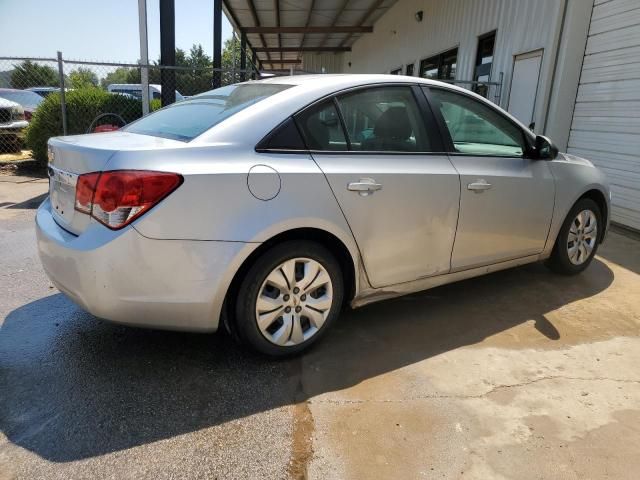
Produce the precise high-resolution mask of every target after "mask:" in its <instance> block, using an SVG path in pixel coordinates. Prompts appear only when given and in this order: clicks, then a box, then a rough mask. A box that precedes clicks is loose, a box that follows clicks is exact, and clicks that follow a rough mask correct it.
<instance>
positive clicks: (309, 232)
mask: <svg viewBox="0 0 640 480" xmlns="http://www.w3.org/2000/svg"><path fill="white" fill-rule="evenodd" d="M290 240H308V241H313V242H317V243H319V244H321V245H322V246H324V247H325V248H327V249H328V250H329V251H330V252H331V253H332V254H333V255H334V256H335V257H336V259H337V260H338V263H339V264H340V267H341V270H342V276H343V280H344V286H345V292H344V299H343V303H344V304H349V302H350V301H351V300H352V299H353V298H354V297H355V295H356V293H357V291H358V279H359V277H358V262H357V257H354V254H353V253H352V251H351V250H350V249H349V248H348V247H347V245H346V244H345V242H343V241H342V240H341V239H340V238H338V236H336V235H335V234H333V233H331V232H328V231H326V230H322V229H319V228H315V227H299V228H293V229H290V230H285V231H282V232H280V233H278V234H275V235H273V236H272V237H270V238H269V239H268V240H266V241H264V242H263V243H261V244H260V246H259V247H257V248H256V249H255V250H253V251H252V252H251V253H250V254H249V255H248V256H247V258H245V259H244V261H243V262H242V264H241V265H240V267H239V268H238V269H237V270H236V272H235V274H234V276H233V278H232V280H231V283H230V284H229V287H228V288H227V292H226V294H225V297H224V302H223V306H222V312H221V314H222V315H221V321H222V323H223V324H224V326H225V328H226V329H227V331H229V332H231V333H232V334H233V333H234V332H233V323H234V322H233V321H230V320H232V319H233V308H232V304H233V303H232V301H231V300H232V299H233V298H235V296H236V295H237V293H238V289H239V288H240V283H241V282H242V279H243V278H244V276H245V275H246V273H247V271H248V270H249V268H251V266H252V265H253V264H254V263H255V262H256V260H257V259H258V258H259V257H260V256H261V255H262V254H263V253H264V252H266V251H267V250H269V249H270V248H272V247H273V246H275V245H277V244H280V243H282V242H286V241H290Z"/></svg>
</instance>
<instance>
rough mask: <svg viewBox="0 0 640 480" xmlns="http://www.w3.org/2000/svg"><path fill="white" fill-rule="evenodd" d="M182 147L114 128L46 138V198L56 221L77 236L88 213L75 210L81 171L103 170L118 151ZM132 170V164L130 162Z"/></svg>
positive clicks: (173, 142)
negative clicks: (47, 164) (47, 170)
mask: <svg viewBox="0 0 640 480" xmlns="http://www.w3.org/2000/svg"><path fill="white" fill-rule="evenodd" d="M179 146H181V147H184V146H185V143H184V142H180V141H177V140H170V139H166V138H160V137H151V136H148V135H138V134H135V133H129V132H123V131H117V132H109V133H98V134H90V135H73V136H67V137H55V138H52V139H50V140H49V197H50V199H51V210H52V212H53V217H54V219H55V220H56V222H57V223H58V224H59V225H60V226H61V227H63V228H64V229H65V230H68V231H69V232H71V233H74V234H76V235H79V234H81V233H82V232H83V231H84V230H85V229H86V228H87V226H88V225H89V222H90V216H89V215H87V214H85V213H81V212H78V211H76V210H75V208H74V207H75V197H76V183H77V181H78V177H79V176H80V175H81V174H83V173H89V172H100V171H103V170H104V169H105V168H106V167H107V164H108V163H109V160H110V159H111V157H113V155H115V154H116V153H117V152H122V151H134V150H155V149H163V148H176V147H179ZM130 168H131V169H135V165H131V167H130Z"/></svg>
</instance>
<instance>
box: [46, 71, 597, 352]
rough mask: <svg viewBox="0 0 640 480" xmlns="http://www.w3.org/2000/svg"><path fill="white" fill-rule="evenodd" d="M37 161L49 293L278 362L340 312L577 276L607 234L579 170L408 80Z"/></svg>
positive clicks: (290, 89)
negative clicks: (530, 266) (216, 335)
mask: <svg viewBox="0 0 640 480" xmlns="http://www.w3.org/2000/svg"><path fill="white" fill-rule="evenodd" d="M49 149H50V152H49V154H50V158H49V162H50V163H49V173H50V196H49V199H47V200H46V201H45V202H44V203H43V204H42V205H41V206H40V208H39V210H38V213H37V216H36V223H37V227H36V229H37V237H38V248H39V252H40V257H41V260H42V263H43V265H44V269H45V271H46V272H47V274H48V275H49V278H51V280H52V281H53V283H54V284H55V285H56V286H57V287H58V288H59V289H60V290H61V291H62V292H64V293H66V294H67V295H68V296H69V297H70V298H71V299H73V300H74V301H75V302H77V303H78V304H79V305H81V306H83V307H84V308H85V309H87V310H88V311H89V312H91V313H93V314H94V315H96V316H98V317H101V318H105V319H109V320H112V321H116V322H120V323H125V324H132V325H138V326H147V327H158V328H167V329H180V330H193V331H214V330H216V329H217V328H218V327H219V325H220V324H222V325H224V327H225V328H226V329H227V330H228V331H229V332H230V333H231V334H232V336H233V337H234V338H236V339H239V340H240V341H242V342H244V343H246V344H248V345H250V346H251V347H252V348H254V349H256V350H258V351H260V352H263V353H265V354H268V355H273V356H282V355H288V354H292V353H298V352H300V351H302V350H304V349H306V348H308V347H309V346H310V345H312V344H313V343H314V342H316V341H317V340H318V339H319V338H320V337H321V336H322V335H323V334H324V333H325V332H326V330H327V328H328V327H329V326H330V325H331V323H333V322H334V321H335V320H336V318H337V317H338V315H339V313H340V311H341V309H342V307H343V304H344V303H347V304H350V305H351V306H352V307H359V306H362V305H365V304H367V303H371V302H375V301H378V300H382V299H385V298H391V297H395V296H399V295H403V294H407V293H411V292H415V291H419V290H424V289H427V288H431V287H435V286H438V285H442V284H446V283H450V282H454V281H458V280H462V279H466V278H471V277H475V276H478V275H483V274H486V273H490V272H494V271H497V270H502V269H505V268H511V267H515V266H519V265H523V264H527V263H532V262H537V261H545V262H546V263H547V265H548V266H549V267H550V268H551V269H552V270H554V271H556V272H559V273H561V274H565V275H574V274H577V273H579V272H581V271H583V270H584V269H585V268H587V266H588V265H589V264H590V262H591V261H592V260H593V258H594V255H595V253H596V251H597V248H598V245H599V244H600V243H601V242H602V241H603V239H604V237H605V233H606V231H607V228H608V224H609V212H610V192H609V187H608V184H607V181H606V179H605V177H604V175H603V174H602V172H600V170H598V169H597V168H596V167H594V165H593V164H592V163H591V162H589V161H588V160H585V159H582V158H578V157H575V156H572V155H567V154H562V153H559V152H558V150H557V148H556V147H555V146H554V144H553V143H552V142H551V141H550V140H549V139H547V138H546V137H542V136H536V135H535V134H534V133H532V132H531V131H530V130H529V129H528V128H527V126H526V125H523V124H522V123H521V122H519V121H518V120H517V119H516V118H515V117H513V116H511V115H510V114H508V113H507V112H505V111H504V110H502V109H500V108H499V107H497V106H496V105H494V104H493V103H491V102H490V101H488V100H486V99H484V98H482V97H480V96H479V95H476V94H474V93H472V92H470V91H468V90H464V89H462V88H459V87H455V86H452V85H449V84H445V83H441V82H437V81H432V80H426V79H420V78H416V77H402V76H390V75H315V76H295V77H276V78H272V79H269V80H264V81H257V82H245V83H241V84H238V85H230V86H226V87H223V88H219V89H216V90H213V91H210V92H207V93H203V94H200V95H196V96H194V97H192V98H190V99H189V100H185V101H183V102H179V103H175V104H173V105H171V106H169V107H167V108H164V109H161V110H158V111H156V112H155V113H152V114H150V115H148V116H146V117H143V118H141V119H139V120H137V121H135V122H133V123H131V124H129V125H127V126H126V127H124V128H123V129H122V130H120V131H118V132H111V133H104V134H100V135H78V136H71V137H58V138H52V139H51V140H49ZM567 288H572V282H571V281H569V280H567ZM393 322H394V319H393V318H392V317H390V318H389V328H394V325H393Z"/></svg>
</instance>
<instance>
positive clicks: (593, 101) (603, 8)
mask: <svg viewBox="0 0 640 480" xmlns="http://www.w3.org/2000/svg"><path fill="white" fill-rule="evenodd" d="M567 151H568V152H569V153H572V154H574V155H578V156H580V157H585V158H588V159H589V160H591V161H592V162H593V163H595V164H596V165H597V166H598V167H599V168H601V169H602V170H603V171H604V173H605V174H606V175H607V178H608V179H609V183H610V185H611V193H612V209H611V220H613V221H614V222H617V223H620V224H623V225H626V226H628V227H631V228H634V229H637V230H640V2H639V1H638V0H611V1H608V2H605V1H603V0H596V1H595V5H594V7H593V15H592V17H591V26H590V28H589V37H588V39H587V48H586V52H585V57H584V62H583V65H582V74H581V76H580V86H579V88H578V95H577V98H576V106H575V110H574V113H573V123H572V125H571V135H570V136H569V146H568V149H567Z"/></svg>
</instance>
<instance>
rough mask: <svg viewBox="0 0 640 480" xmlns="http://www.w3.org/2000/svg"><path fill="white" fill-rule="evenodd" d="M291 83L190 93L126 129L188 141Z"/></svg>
mask: <svg viewBox="0 0 640 480" xmlns="http://www.w3.org/2000/svg"><path fill="white" fill-rule="evenodd" d="M287 88H291V85H282V84H275V83H245V84H240V85H228V86H226V87H222V88H217V89H215V90H211V91H209V92H205V93H201V94H200V95H196V96H193V97H190V98H189V99H188V100H184V101H181V102H178V103H174V104H173V105H170V106H169V107H166V108H163V109H162V110H158V111H157V112H155V113H152V114H151V115H147V116H146V117H144V118H141V119H140V120H138V121H136V122H133V123H132V124H130V125H127V126H126V127H125V128H123V130H125V131H127V132H132V133H139V134H142V135H151V136H154V137H164V138H170V139H173V140H182V141H184V142H188V141H189V140H192V139H194V138H195V137H197V136H198V135H200V134H201V133H203V132H205V131H206V130H208V129H210V128H211V127H213V126H214V125H217V124H218V123H220V122H222V121H223V120H224V119H226V118H229V117H230V116H231V115H233V114H235V113H238V112H239V111H240V110H243V109H245V108H247V107H248V106H250V105H253V104H254V103H257V102H259V101H260V100H264V99H265V98H267V97H270V96H271V95H275V94H276V93H279V92H282V91H283V90H286V89H287Z"/></svg>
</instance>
